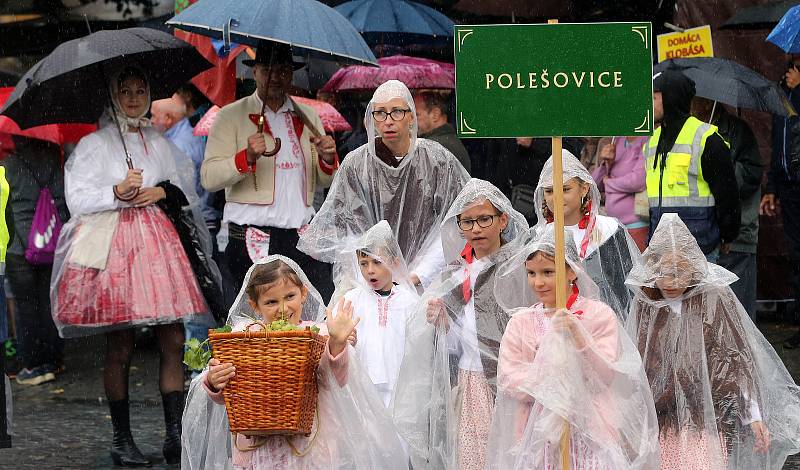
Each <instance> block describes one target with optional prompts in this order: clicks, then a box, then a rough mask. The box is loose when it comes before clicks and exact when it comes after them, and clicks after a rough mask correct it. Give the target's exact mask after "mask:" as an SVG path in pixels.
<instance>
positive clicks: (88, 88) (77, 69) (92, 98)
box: [0, 28, 211, 129]
mask: <svg viewBox="0 0 800 470" xmlns="http://www.w3.org/2000/svg"><path fill="white" fill-rule="evenodd" d="M126 65H134V66H137V67H139V68H141V69H142V70H144V71H145V73H146V74H147V76H148V78H149V82H150V95H151V97H152V99H154V100H155V99H160V98H166V97H168V96H171V95H172V93H173V92H174V91H175V90H176V89H177V88H178V86H180V85H181V84H183V83H186V82H187V81H189V79H191V78H192V77H194V76H195V75H197V74H198V73H200V72H202V71H204V70H206V69H208V68H210V67H211V64H210V63H209V62H208V61H207V60H206V59H204V58H203V56H202V55H200V53H198V52H197V51H196V50H195V49H194V47H192V46H191V45H190V44H188V43H186V42H184V41H181V40H180V39H178V38H176V37H174V36H172V35H170V34H168V33H165V32H162V31H158V30H155V29H149V28H128V29H120V30H111V31H98V32H96V33H93V34H90V35H88V36H85V37H82V38H80V39H74V40H72V41H67V42H65V43H63V44H61V45H60V46H58V47H56V48H55V50H53V52H52V53H50V55H48V56H47V57H45V58H44V59H42V60H40V61H39V62H38V63H37V64H36V65H34V66H33V67H32V68H31V69H30V70H29V71H28V72H27V73H26V74H25V75H24V76H23V77H22V79H20V81H19V83H17V86H16V88H14V92H13V93H12V94H11V96H10V97H9V99H8V101H7V102H6V104H5V106H4V107H3V109H2V110H0V114H4V115H6V116H8V117H10V118H11V119H13V120H14V121H15V122H16V123H17V124H19V126H20V127H21V128H23V129H25V128H28V127H34V126H40V125H43V124H56V123H67V122H69V123H78V122H85V123H94V122H97V120H98V119H99V118H100V115H101V114H102V113H103V109H104V108H106V107H107V106H108V105H109V98H110V97H109V95H108V93H109V92H108V76H109V74H110V73H111V72H112V71H114V70H117V69H119V68H120V67H123V66H126Z"/></svg>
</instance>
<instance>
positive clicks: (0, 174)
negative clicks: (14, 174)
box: [0, 166, 11, 263]
mask: <svg viewBox="0 0 800 470" xmlns="http://www.w3.org/2000/svg"><path fill="white" fill-rule="evenodd" d="M10 192H11V188H10V187H9V185H8V181H7V180H6V169H5V167H3V166H0V263H5V262H6V250H7V249H8V241H9V240H10V239H11V235H10V234H9V233H8V224H7V223H6V206H8V196H9V194H10Z"/></svg>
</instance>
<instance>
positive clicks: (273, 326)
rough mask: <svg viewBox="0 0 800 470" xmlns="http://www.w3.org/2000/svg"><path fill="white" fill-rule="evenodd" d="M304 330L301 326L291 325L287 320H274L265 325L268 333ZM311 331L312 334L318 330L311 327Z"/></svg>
mask: <svg viewBox="0 0 800 470" xmlns="http://www.w3.org/2000/svg"><path fill="white" fill-rule="evenodd" d="M304 329H305V328H304V327H302V326H298V325H292V324H291V323H289V322H288V321H287V320H275V321H274V322H272V323H270V324H269V325H267V330H269V331H302V330H304ZM311 331H312V332H314V333H319V328H317V327H316V326H312V327H311Z"/></svg>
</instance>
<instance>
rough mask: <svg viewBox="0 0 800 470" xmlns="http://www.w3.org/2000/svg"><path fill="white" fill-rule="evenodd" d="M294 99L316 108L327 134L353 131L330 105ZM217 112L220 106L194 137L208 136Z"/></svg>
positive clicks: (322, 102) (213, 111)
mask: <svg viewBox="0 0 800 470" xmlns="http://www.w3.org/2000/svg"><path fill="white" fill-rule="evenodd" d="M292 99H293V100H294V101H296V102H298V103H300V104H304V105H307V106H311V107H312V108H314V109H315V110H316V111H317V114H319V117H320V118H321V119H322V126H323V127H324V128H325V132H331V133H333V132H343V131H352V130H353V128H352V127H351V126H350V124H349V123H348V122H347V121H346V120H345V118H344V117H343V116H342V115H341V114H339V111H337V110H336V108H334V107H333V106H331V105H330V104H328V103H326V102H324V101H318V100H312V99H310V98H302V97H300V96H292ZM217 112H219V106H212V107H211V109H209V110H208V112H206V114H205V115H203V117H202V118H201V119H200V121H199V122H198V123H197V125H196V126H194V135H198V136H207V135H208V133H209V132H210V131H211V126H213V125H214V121H215V120H216V119H217Z"/></svg>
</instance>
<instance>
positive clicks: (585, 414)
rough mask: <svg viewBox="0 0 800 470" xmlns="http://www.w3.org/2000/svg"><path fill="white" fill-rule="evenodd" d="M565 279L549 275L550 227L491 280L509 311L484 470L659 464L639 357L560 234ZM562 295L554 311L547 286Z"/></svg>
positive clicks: (596, 469) (600, 469) (603, 469)
mask: <svg viewBox="0 0 800 470" xmlns="http://www.w3.org/2000/svg"><path fill="white" fill-rule="evenodd" d="M565 258H566V262H567V266H566V285H564V286H557V285H556V279H555V270H556V265H555V236H554V230H553V226H552V225H550V226H548V227H546V228H545V229H544V230H543V231H542V233H541V234H540V237H539V238H538V239H537V240H535V241H533V242H531V243H529V244H528V245H526V246H525V247H523V248H522V249H520V250H518V252H517V254H516V255H515V256H514V257H512V258H511V259H510V260H509V261H508V262H507V263H506V264H504V266H503V267H501V272H500V274H499V275H498V277H497V281H496V286H495V289H496V293H497V297H498V302H500V304H501V305H511V306H514V305H517V304H519V302H520V299H524V300H525V302H526V303H528V305H530V306H529V307H526V308H518V309H514V310H512V315H511V320H510V321H509V323H508V326H507V327H506V331H505V334H504V335H503V339H502V342H501V344H500V353H499V358H498V372H497V401H496V405H495V413H494V417H493V420H492V433H491V437H490V440H489V451H488V459H487V461H488V463H487V468H490V469H498V470H505V469H531V470H533V469H561V468H562V465H561V462H562V460H561V459H562V454H561V452H562V449H561V439H562V435H563V434H564V433H565V432H566V431H565V430H566V429H567V428H566V425H567V424H568V425H569V427H568V429H569V432H568V437H569V448H568V449H569V450H568V452H569V462H570V463H569V468H570V469H571V470H590V469H591V470H618V469H655V468H658V446H657V437H656V436H657V424H656V420H655V412H654V410H653V402H652V398H651V397H650V390H649V387H648V383H647V378H646V377H645V374H644V370H643V368H642V364H641V361H640V359H639V355H638V353H637V351H636V348H635V347H634V345H633V343H632V342H631V340H630V339H629V338H628V336H627V335H626V334H625V331H624V330H623V329H622V326H621V325H620V324H619V322H618V320H617V315H616V314H615V313H614V311H613V310H612V309H611V308H610V307H609V306H608V305H606V304H604V303H603V302H601V301H599V300H597V295H598V289H597V286H596V285H595V284H594V283H593V282H592V281H591V279H590V278H589V276H588V275H587V274H586V272H585V271H584V270H583V267H582V265H581V262H580V258H579V256H578V252H577V249H576V248H575V244H574V242H573V240H572V238H571V237H569V233H568V232H567V234H566V236H565ZM558 288H562V289H567V292H568V293H569V295H568V299H567V304H566V309H557V308H556V289H558Z"/></svg>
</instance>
